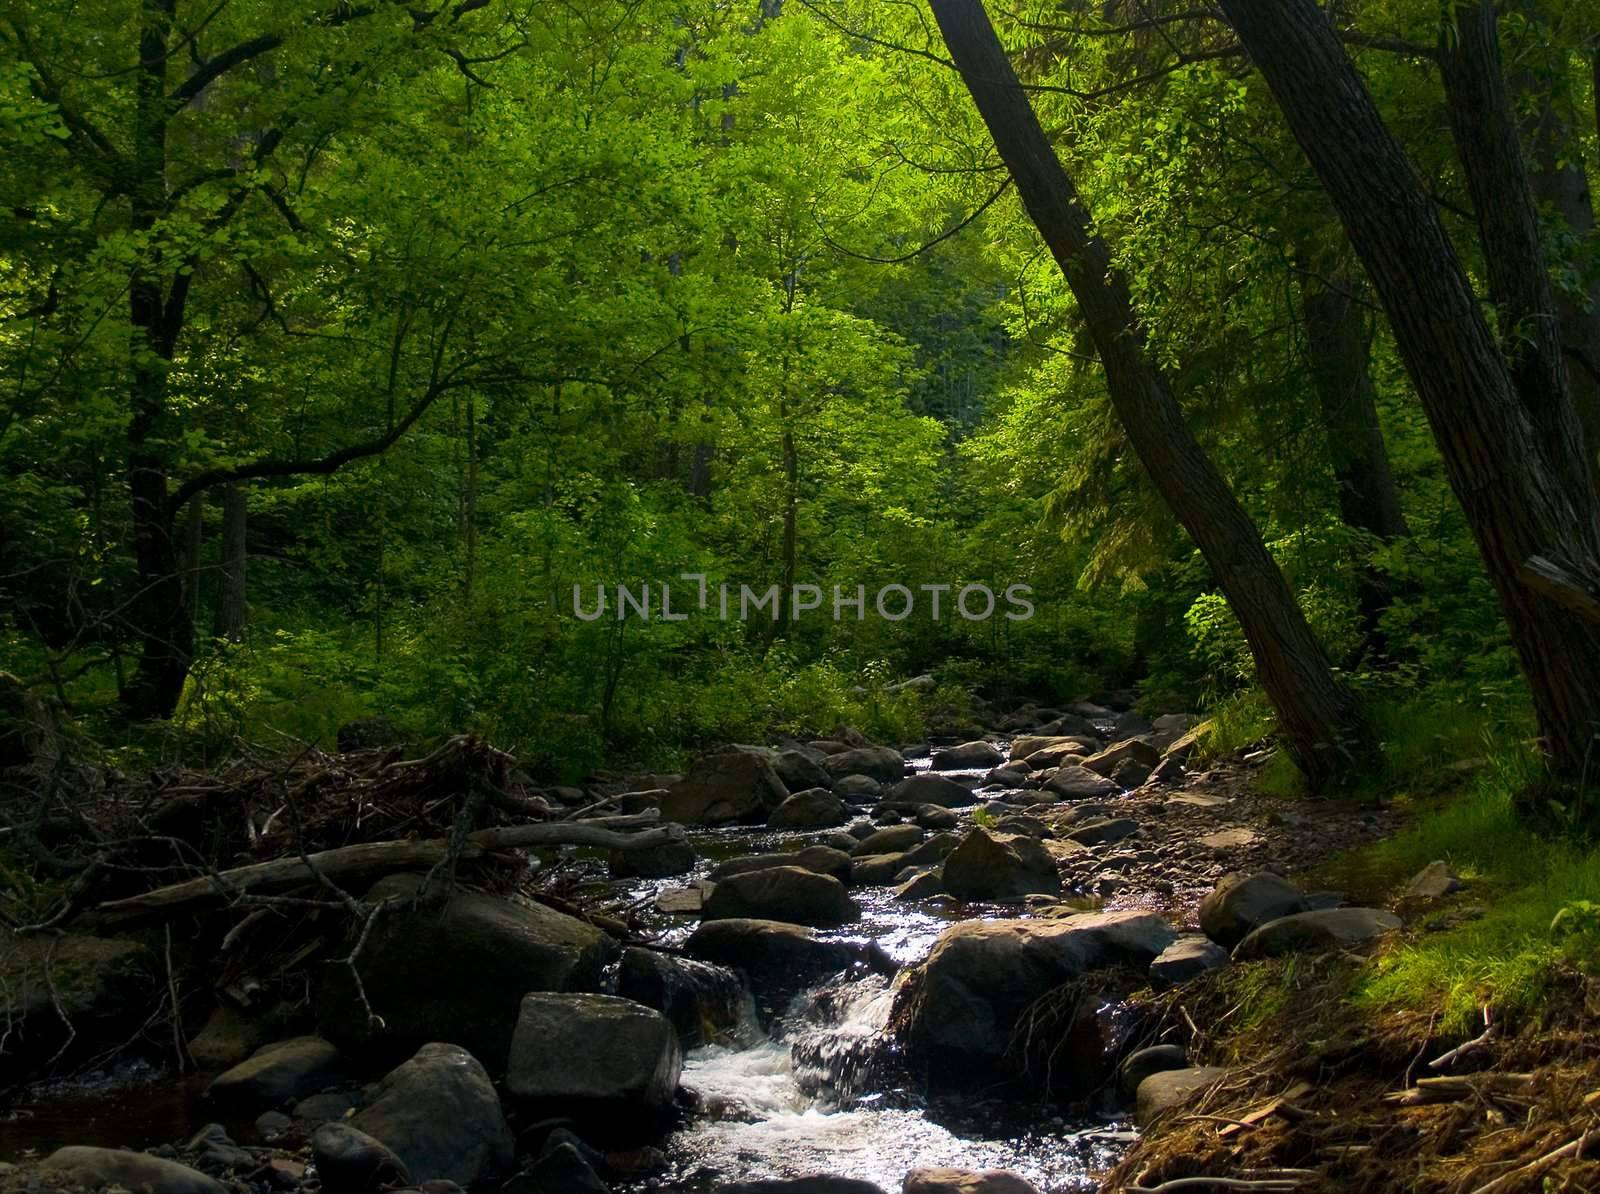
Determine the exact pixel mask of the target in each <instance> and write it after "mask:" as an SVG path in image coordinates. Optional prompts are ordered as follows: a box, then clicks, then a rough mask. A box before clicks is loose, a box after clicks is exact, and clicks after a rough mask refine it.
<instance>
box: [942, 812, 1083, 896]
mask: <svg viewBox="0 0 1600 1194" xmlns="http://www.w3.org/2000/svg"><path fill="white" fill-rule="evenodd" d="M944 889H945V891H947V892H948V893H949V894H951V895H953V896H955V897H956V898H957V899H958V900H999V901H1007V900H1022V899H1024V898H1025V897H1027V896H1030V895H1060V894H1061V875H1060V872H1058V871H1057V870H1056V861H1055V859H1054V858H1052V857H1051V855H1050V852H1049V851H1048V850H1046V849H1045V848H1044V846H1043V845H1042V844H1040V842H1039V840H1038V839H1037V838H1033V837H1028V836H1025V835H1023V834H1013V833H990V832H989V831H988V830H987V829H984V828H983V827H981V826H975V827H973V828H972V829H969V830H968V831H967V833H966V836H965V837H963V838H962V839H961V843H960V844H959V845H958V846H956V848H955V849H954V850H952V851H951V852H950V854H949V856H948V857H947V858H946V859H945V860H944Z"/></svg>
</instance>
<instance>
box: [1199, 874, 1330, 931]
mask: <svg viewBox="0 0 1600 1194" xmlns="http://www.w3.org/2000/svg"><path fill="white" fill-rule="evenodd" d="M1305 910H1306V901H1305V897H1304V896H1303V895H1301V894H1300V889H1299V888H1298V887H1296V886H1294V884H1292V883H1290V882H1289V881H1288V880H1287V879H1284V878H1282V877H1281V876H1279V875H1274V874H1272V872H1270V871H1261V872H1260V873H1258V874H1254V875H1244V874H1240V873H1234V874H1230V875H1224V876H1223V877H1222V880H1221V881H1220V882H1219V883H1218V884H1217V886H1216V889H1215V890H1213V891H1212V892H1211V893H1210V894H1208V895H1207V896H1206V898H1205V899H1203V900H1201V901H1200V927H1201V928H1202V929H1203V930H1205V934H1206V936H1207V937H1210V938H1211V939H1212V940H1213V941H1216V942H1219V943H1220V944H1222V945H1226V946H1228V947H1230V948H1232V947H1233V946H1235V945H1238V944H1239V942H1241V941H1243V940H1244V939H1245V937H1246V936H1247V935H1249V933H1250V931H1251V930H1252V929H1255V928H1257V927H1259V926H1261V925H1264V924H1266V923H1267V922H1268V921H1269V920H1277V919H1278V918H1279V917H1280V916H1291V915H1293V914H1294V913H1296V912H1304V911H1305Z"/></svg>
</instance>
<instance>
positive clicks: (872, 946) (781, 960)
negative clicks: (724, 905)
mask: <svg viewBox="0 0 1600 1194" xmlns="http://www.w3.org/2000/svg"><path fill="white" fill-rule="evenodd" d="M683 948H684V951H685V952H686V953H688V954H689V955H690V956H691V957H695V958H699V959H701V960H703V961H706V962H715V963H716V964H717V965H719V966H728V967H731V968H732V969H734V970H738V971H742V972H743V973H744V975H745V977H746V978H747V979H748V980H749V983H750V988H751V990H752V991H754V992H755V993H756V995H757V997H758V999H759V1000H760V1001H761V1002H763V1003H765V1004H766V1005H767V1006H768V1007H772V1006H782V1001H786V999H787V997H788V996H790V995H793V994H795V993H797V992H799V991H802V990H804V989H805V988H807V987H811V986H815V985H816V984H817V983H820V982H822V981H823V980H824V979H827V978H830V977H832V976H833V975H835V974H839V973H841V972H846V971H862V972H866V971H871V972H873V973H877V974H893V973H894V970H895V964H894V962H893V961H892V960H891V959H890V958H889V956H888V955H887V954H886V953H884V952H883V949H882V948H881V947H879V946H878V945H877V944H876V943H875V942H866V943H863V942H856V941H824V940H823V939H822V938H820V937H818V936H817V935H816V933H814V932H813V931H812V930H810V929H807V928H803V927H801V926H800V925H792V924H783V923H781V922H779V921H773V920H715V921H707V922H706V923H705V924H702V925H701V926H700V927H699V928H697V929H696V930H695V931H694V932H693V933H691V934H690V935H689V939H688V940H687V941H686V942H684V946H683Z"/></svg>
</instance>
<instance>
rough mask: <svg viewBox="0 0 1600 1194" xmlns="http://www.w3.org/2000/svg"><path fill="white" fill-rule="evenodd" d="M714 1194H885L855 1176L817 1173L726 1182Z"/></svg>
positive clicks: (877, 1187) (880, 1188)
mask: <svg viewBox="0 0 1600 1194" xmlns="http://www.w3.org/2000/svg"><path fill="white" fill-rule="evenodd" d="M712 1194H885V1191H884V1188H883V1187H882V1186H876V1185H873V1183H871V1182H866V1181H862V1180H860V1179H859V1178H854V1177H833V1176H831V1175H829V1174H823V1173H813V1174H807V1175H805V1176H804V1177H759V1178H753V1179H751V1180H750V1181H739V1182H723V1183H721V1184H720V1185H718V1186H717V1188H716V1189H715V1190H714V1191H713V1192H712Z"/></svg>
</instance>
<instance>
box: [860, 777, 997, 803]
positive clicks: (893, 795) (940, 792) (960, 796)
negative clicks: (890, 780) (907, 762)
mask: <svg viewBox="0 0 1600 1194" xmlns="http://www.w3.org/2000/svg"><path fill="white" fill-rule="evenodd" d="M977 800H978V798H977V797H976V796H975V795H973V792H972V789H971V788H969V787H967V786H966V785H965V784H959V783H957V782H956V781H955V780H953V779H949V778H947V777H945V776H943V775H934V774H932V773H931V772H927V771H925V772H923V773H922V774H921V775H913V776H911V778H909V779H903V780H901V781H900V782H899V783H897V784H895V785H894V786H893V787H892V788H890V789H889V790H888V791H887V792H885V793H884V794H883V801H884V803H885V804H892V805H895V806H900V805H908V806H910V807H912V808H915V807H918V806H920V805H924V804H937V805H938V806H939V807H940V808H966V807H967V806H968V805H969V804H976V803H977Z"/></svg>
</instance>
